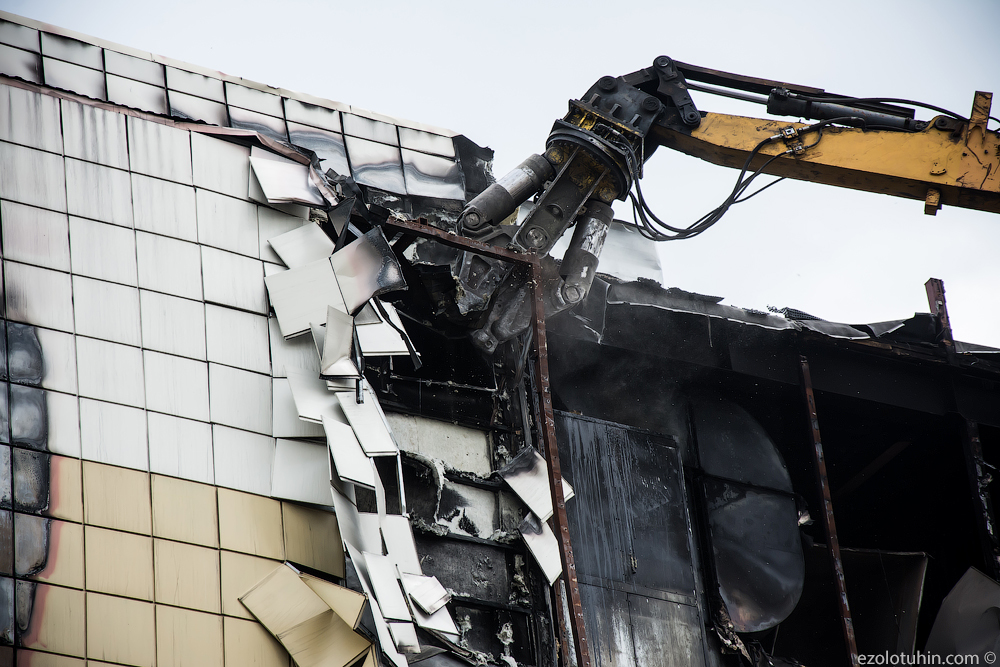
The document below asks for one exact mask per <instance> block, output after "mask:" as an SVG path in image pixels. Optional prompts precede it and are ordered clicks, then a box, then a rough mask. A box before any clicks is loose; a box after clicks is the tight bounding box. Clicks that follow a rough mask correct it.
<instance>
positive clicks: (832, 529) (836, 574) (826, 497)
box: [799, 356, 858, 665]
mask: <svg viewBox="0 0 1000 667" xmlns="http://www.w3.org/2000/svg"><path fill="white" fill-rule="evenodd" d="M799 362H800V370H801V379H802V390H803V392H804V394H805V400H806V411H807V413H808V414H807V417H808V418H809V436H810V440H811V442H812V454H813V467H814V468H815V470H816V482H817V485H818V486H819V491H820V497H821V498H822V499H823V530H824V532H825V533H826V547H827V550H828V551H829V552H830V561H831V562H832V563H833V578H834V582H835V583H836V585H837V601H838V603H839V605H840V622H841V625H842V626H843V630H844V643H845V644H846V645H847V652H848V655H849V656H850V659H851V665H857V664H858V645H857V642H856V641H855V639H854V623H853V622H852V621H851V608H850V605H849V604H848V602H847V583H846V581H845V579H844V564H843V561H841V559H840V541H839V540H838V538H837V524H836V522H835V521H834V518H833V501H832V500H831V499H830V482H829V480H828V479H827V477H826V460H825V459H824V457H823V440H822V438H820V434H819V415H818V414H817V412H816V397H815V395H814V394H813V388H812V376H811V375H810V373H809V360H808V359H806V358H805V357H804V356H800V357H799Z"/></svg>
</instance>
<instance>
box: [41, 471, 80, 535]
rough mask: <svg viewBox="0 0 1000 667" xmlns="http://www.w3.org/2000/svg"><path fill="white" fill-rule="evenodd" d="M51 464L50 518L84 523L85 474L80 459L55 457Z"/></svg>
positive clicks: (48, 511)
mask: <svg viewBox="0 0 1000 667" xmlns="http://www.w3.org/2000/svg"><path fill="white" fill-rule="evenodd" d="M49 461H50V463H49V484H50V487H49V488H50V490H49V509H48V510H47V511H46V514H47V515H48V516H51V517H53V518H56V519H66V520H67V521H83V486H82V485H83V474H82V471H81V465H80V460H79V459H71V458H67V457H65V456H53V457H52V458H51V459H50V460H49Z"/></svg>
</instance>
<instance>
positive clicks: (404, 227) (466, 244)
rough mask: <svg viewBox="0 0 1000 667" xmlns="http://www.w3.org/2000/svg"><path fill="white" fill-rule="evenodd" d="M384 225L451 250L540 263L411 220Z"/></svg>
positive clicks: (393, 221) (390, 219)
mask: <svg viewBox="0 0 1000 667" xmlns="http://www.w3.org/2000/svg"><path fill="white" fill-rule="evenodd" d="M382 224H383V225H387V226H389V227H394V228H396V229H398V230H400V231H407V232H410V233H412V234H415V235H417V236H422V237H424V238H426V239H434V240H435V241H437V242H438V243H441V244H443V245H446V246H448V247H450V248H457V249H459V250H468V251H470V252H474V253H476V254H479V255H485V256H486V257H492V258H493V259H502V260H504V261H507V262H516V263H518V264H524V265H525V266H529V265H531V264H534V263H536V262H537V261H538V259H537V258H536V257H534V256H533V255H525V254H524V253H520V252H516V251H514V250H508V249H507V248H500V247H498V246H495V245H490V244H489V243H483V242H482V241H477V240H475V239H470V238H467V237H465V236H459V235H458V234H455V233H454V232H446V231H445V230H443V229H438V228H437V227H431V226H430V225H428V224H424V223H422V222H420V221H416V222H412V221H410V220H400V219H398V218H387V219H386V220H385V222H383V223H382Z"/></svg>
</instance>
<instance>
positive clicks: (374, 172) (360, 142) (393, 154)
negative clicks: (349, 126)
mask: <svg viewBox="0 0 1000 667" xmlns="http://www.w3.org/2000/svg"><path fill="white" fill-rule="evenodd" d="M345 142H346V144H347V154H348V156H349V158H350V161H351V175H352V176H353V177H354V180H355V181H357V182H358V183H359V184H361V185H368V186H371V187H374V188H378V189H380V190H386V191H387V192H392V193H395V194H399V195H405V194H406V181H405V179H404V177H403V159H402V156H401V154H400V152H399V147H398V146H390V145H388V144H380V143H376V142H374V141H369V140H367V139H359V138H357V137H352V136H347V137H346V138H345Z"/></svg>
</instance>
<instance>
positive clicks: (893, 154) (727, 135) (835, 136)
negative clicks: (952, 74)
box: [646, 93, 1000, 214]
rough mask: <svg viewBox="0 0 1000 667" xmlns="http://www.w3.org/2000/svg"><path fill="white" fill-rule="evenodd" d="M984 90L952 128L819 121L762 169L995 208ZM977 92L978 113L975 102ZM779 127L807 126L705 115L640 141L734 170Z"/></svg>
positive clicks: (997, 159) (997, 167) (998, 200)
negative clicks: (968, 117) (967, 116)
mask: <svg viewBox="0 0 1000 667" xmlns="http://www.w3.org/2000/svg"><path fill="white" fill-rule="evenodd" d="M988 95H989V94H984V93H979V94H978V95H977V105H976V106H977V107H978V109H976V108H974V112H973V119H972V121H971V122H969V123H962V122H961V121H958V122H957V123H954V125H955V126H956V129H954V130H947V129H938V128H937V127H935V123H933V122H932V123H930V124H929V125H928V127H927V129H925V130H923V131H920V132H896V131H889V130H861V129H855V128H840V127H825V128H823V132H822V136H820V135H819V134H818V133H817V132H811V133H807V134H804V135H802V136H801V138H800V139H798V141H800V142H801V143H802V144H804V145H805V146H807V147H808V146H809V145H810V144H812V143H813V142H815V141H816V140H817V138H818V139H819V142H818V143H817V144H816V145H815V146H814V147H811V148H806V149H805V150H804V151H803V152H802V153H801V154H800V155H788V156H784V157H780V158H778V159H777V160H775V161H774V162H772V163H771V164H770V165H769V166H768V167H767V169H766V170H765V171H766V172H767V173H770V174H774V175H777V176H786V177H788V178H795V179H799V180H804V181H812V182H816V183H826V184H828V185H837V186H840V187H845V188H853V189H855V190H866V191H868V192H878V193H882V194H888V195H894V196H897V197H906V198H909V199H918V200H924V201H925V203H926V210H927V212H928V213H931V214H933V213H935V212H936V210H937V208H939V207H940V205H942V204H944V205H949V206H960V207H962V208H970V209H978V210H981V211H990V212H992V213H1000V138H998V136H997V133H996V132H993V131H988V130H987V129H986V116H988V109H989V96H988ZM984 96H985V109H986V110H987V111H986V112H983V111H982V109H983V106H984V105H982V104H981V103H980V102H981V101H982V100H983V97H984ZM977 111H978V113H977ZM787 127H795V128H797V129H799V130H801V129H802V128H805V127H807V125H805V124H802V123H790V122H787V121H773V120H761V119H757V118H745V117H742V116H730V115H726V114H717V113H708V114H706V115H705V116H704V117H703V118H702V120H701V124H700V125H699V126H698V127H696V128H694V129H688V128H677V127H667V126H664V125H654V126H653V128H652V129H651V131H650V134H649V136H648V137H647V140H646V141H647V146H648V145H650V144H654V145H662V146H665V147H667V148H670V149H673V150H677V151H681V152H683V153H687V154H688V155H693V156H695V157H699V158H702V159H703V160H707V161H709V162H713V163H715V164H720V165H724V166H728V167H736V168H740V167H742V166H743V164H744V163H745V162H746V159H747V157H748V156H749V155H750V152H751V151H752V150H753V148H754V147H755V146H757V145H758V144H759V143H760V142H761V141H763V140H765V139H767V138H768V137H771V136H774V135H775V134H778V133H779V132H780V130H781V129H782V128H787ZM789 146H790V144H786V142H785V141H783V140H779V141H775V142H772V143H770V144H768V145H766V146H765V147H764V148H763V149H761V151H760V155H759V156H758V157H756V158H755V159H754V162H753V164H752V165H751V169H755V168H757V167H759V166H760V165H761V164H763V163H764V161H765V160H766V159H767V158H768V157H769V156H773V155H776V154H778V153H782V152H784V151H786V150H787V149H788V148H789Z"/></svg>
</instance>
